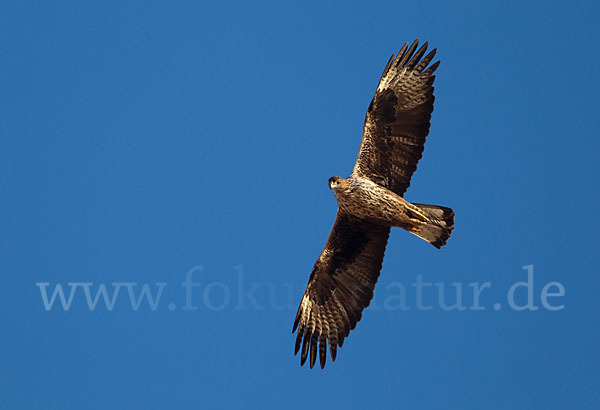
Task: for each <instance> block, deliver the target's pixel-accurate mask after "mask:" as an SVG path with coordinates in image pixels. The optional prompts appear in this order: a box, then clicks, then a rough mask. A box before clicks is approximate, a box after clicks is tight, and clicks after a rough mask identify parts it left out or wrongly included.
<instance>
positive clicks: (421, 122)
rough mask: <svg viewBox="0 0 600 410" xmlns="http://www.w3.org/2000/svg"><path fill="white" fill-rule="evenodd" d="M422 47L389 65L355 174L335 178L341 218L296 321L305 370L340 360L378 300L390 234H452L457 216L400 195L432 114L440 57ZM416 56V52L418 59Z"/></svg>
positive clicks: (435, 237)
mask: <svg viewBox="0 0 600 410" xmlns="http://www.w3.org/2000/svg"><path fill="white" fill-rule="evenodd" d="M417 45H418V41H415V42H414V43H413V44H412V45H411V46H410V48H409V47H408V44H405V45H404V47H402V49H401V50H400V52H399V53H398V55H397V56H396V57H395V58H394V56H392V58H390V60H389V61H388V64H387V66H386V67H385V70H384V72H383V75H382V76H381V79H380V81H379V84H378V86H377V90H376V91H375V96H374V97H373V100H372V101H371V104H370V105H369V108H368V110H367V115H366V118H365V125H364V128H363V139H362V142H361V146H360V149H359V153H358V158H357V160H356V164H355V166H354V170H353V171H352V173H351V174H350V176H349V177H348V179H343V178H340V177H331V178H330V179H329V188H330V189H331V190H332V191H333V192H334V194H335V197H336V199H337V202H338V213H337V217H336V219H335V222H334V224H333V228H332V230H331V233H330V234H329V238H328V239H327V242H326V244H325V247H324V249H323V251H322V252H321V255H320V256H319V258H318V259H317V261H316V262H315V265H314V267H313V270H312V272H311V274H310V278H309V280H308V285H307V287H306V291H305V292H304V296H303V297H302V301H301V302H300V307H299V308H298V313H297V314H296V320H295V321H294V328H293V331H296V329H297V330H298V335H297V337H296V348H295V350H296V353H298V352H299V351H301V364H304V362H305V361H306V360H307V358H308V357H309V354H310V367H311V368H312V367H313V365H314V363H315V361H316V357H317V351H318V355H319V358H320V363H321V367H324V366H325V361H326V357H327V346H328V345H329V351H330V353H331V357H332V359H333V360H335V358H336V355H337V348H338V346H339V347H341V346H342V345H343V342H344V338H345V337H347V336H348V334H349V332H350V330H352V329H354V327H355V326H356V324H357V323H358V321H359V320H360V319H361V316H362V311H363V309H364V308H366V307H367V306H368V305H369V302H370V301H371V299H372V298H373V290H374V288H375V284H376V282H377V279H378V277H379V272H380V270H381V265H382V262H383V256H384V253H385V248H386V245H387V241H388V237H389V233H390V229H391V228H392V227H400V228H403V229H405V230H407V231H409V232H410V233H413V234H414V235H416V236H418V237H420V238H422V239H424V240H425V241H427V242H429V243H431V244H432V245H433V246H435V247H436V248H441V247H442V246H444V245H445V244H446V241H447V240H448V238H449V237H450V234H451V233H452V230H453V228H454V212H453V211H452V210H451V209H450V208H445V207H441V206H436V205H424V204H415V203H410V202H408V201H406V200H405V199H404V198H403V196H404V193H405V192H406V189H407V188H408V186H409V185H410V179H411V177H412V174H413V173H414V171H415V170H416V167H417V163H418V161H419V159H420V158H421V155H422V153H423V149H424V144H425V138H426V136H427V134H428V133H429V125H430V124H429V121H430V118H431V112H432V111H433V100H434V96H433V81H434V79H435V76H433V73H434V72H435V70H436V69H437V67H438V65H439V61H438V62H436V63H434V64H432V65H431V66H429V67H427V66H428V65H429V63H430V62H431V60H432V59H433V57H434V56H435V50H433V51H432V52H430V53H429V54H427V55H426V56H425V57H423V55H424V54H425V51H426V49H427V43H425V44H424V45H423V46H422V47H421V48H420V49H419V50H418V51H416V48H417ZM415 51H416V53H415Z"/></svg>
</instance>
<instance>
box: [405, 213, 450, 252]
mask: <svg viewBox="0 0 600 410" xmlns="http://www.w3.org/2000/svg"><path fill="white" fill-rule="evenodd" d="M413 205H415V206H417V207H418V208H419V209H421V210H422V211H424V212H425V214H426V215H427V222H425V223H424V224H422V225H418V226H414V227H412V229H410V232H411V233H413V234H415V235H417V236H418V237H419V238H421V239H424V240H426V241H427V242H429V243H430V244H432V245H433V246H435V247H436V248H438V249H440V248H441V247H442V246H444V245H445V244H446V241H448V238H450V234H451V233H452V230H453V229H454V211H453V210H452V209H450V208H446V207H443V206H437V205H425V204H413Z"/></svg>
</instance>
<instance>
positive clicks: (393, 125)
mask: <svg viewBox="0 0 600 410" xmlns="http://www.w3.org/2000/svg"><path fill="white" fill-rule="evenodd" d="M418 44H419V42H418V40H415V41H414V43H413V44H412V45H411V46H410V47H408V43H406V44H404V46H403V47H402V49H400V51H399V52H398V54H397V55H396V57H395V59H394V56H392V58H391V59H390V61H389V62H388V64H387V65H386V68H385V69H384V71H383V75H382V76H381V79H380V80H379V84H378V86H377V90H376V92H375V96H374V97H373V100H372V101H371V104H370V105H369V109H368V110H367V115H366V118H365V124H364V128H363V138H362V142H361V145H360V149H359V152H358V158H357V160H356V164H355V166H354V170H353V171H352V173H353V174H357V175H361V176H366V177H368V178H369V179H371V180H372V181H373V182H375V183H377V184H380V185H382V186H384V187H386V188H389V189H391V190H392V191H394V192H395V193H397V194H398V195H401V196H402V195H404V193H405V192H406V189H407V188H408V187H409V185H410V180H411V177H412V175H413V173H414V172H415V170H416V169H417V163H418V162H419V160H420V159H421V156H422V154H423V149H424V146H425V138H426V137H427V134H429V126H430V120H431V113H432V112H433V102H434V99H435V98H434V95H433V90H434V88H433V82H434V80H435V76H434V75H433V73H434V72H435V70H436V69H437V67H438V66H439V64H440V62H439V61H437V62H436V63H434V64H432V65H431V66H429V68H427V66H428V65H429V63H431V61H432V60H433V58H434V57H435V53H436V50H435V49H434V50H432V51H431V52H430V53H429V54H427V55H426V56H425V57H423V55H424V54H425V52H426V51H427V46H428V44H427V43H425V44H423V45H422V46H421V48H420V49H419V50H418V51H416V53H415V50H416V49H417V46H418ZM426 68H427V69H426Z"/></svg>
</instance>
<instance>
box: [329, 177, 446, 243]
mask: <svg viewBox="0 0 600 410" xmlns="http://www.w3.org/2000/svg"><path fill="white" fill-rule="evenodd" d="M329 187H330V188H331V190H332V191H333V193H334V194H335V198H336V200H337V203H338V212H342V213H344V214H348V215H353V216H356V217H358V218H361V219H363V220H366V221H369V222H372V223H375V224H378V225H382V226H389V227H398V228H403V229H405V230H407V231H409V232H410V233H413V234H415V235H417V236H419V237H421V238H422V239H425V240H426V241H428V242H430V241H429V239H428V238H423V237H422V236H421V235H419V233H420V232H422V230H423V229H425V228H427V227H428V226H430V225H432V226H433V227H439V228H441V229H440V230H441V231H446V233H447V237H446V238H444V240H443V243H442V244H439V245H438V244H436V243H434V242H435V240H434V241H433V242H432V244H433V245H434V246H436V247H437V248H440V247H441V246H443V245H444V244H445V241H446V239H447V238H448V237H449V236H450V233H451V232H452V223H453V218H454V213H453V212H452V210H451V209H449V208H444V207H439V206H435V205H421V204H411V203H410V202H408V201H406V200H405V199H404V198H402V197H401V196H400V195H398V194H396V193H395V192H393V191H391V190H389V189H387V188H385V187H383V186H381V185H379V184H377V183H375V182H373V181H372V180H371V179H369V178H365V177H363V176H360V175H354V174H351V175H350V177H349V178H348V179H343V178H340V177H332V178H330V180H329ZM423 207H424V208H423ZM434 209H439V210H440V212H439V213H437V214H436V213H433V214H432V210H434ZM444 214H446V215H444ZM446 221H448V223H447V224H446ZM437 238H438V236H437V235H434V239H437Z"/></svg>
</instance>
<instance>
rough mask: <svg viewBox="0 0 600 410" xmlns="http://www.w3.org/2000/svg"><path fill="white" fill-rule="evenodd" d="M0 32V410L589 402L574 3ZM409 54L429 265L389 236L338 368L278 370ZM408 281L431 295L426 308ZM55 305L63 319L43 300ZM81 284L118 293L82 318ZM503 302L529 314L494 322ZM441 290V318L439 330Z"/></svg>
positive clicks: (585, 83) (374, 6) (588, 109)
mask: <svg viewBox="0 0 600 410" xmlns="http://www.w3.org/2000/svg"><path fill="white" fill-rule="evenodd" d="M2 9H3V10H2V13H0V50H1V51H2V58H1V59H0V61H1V62H0V67H1V72H2V76H1V77H0V85H1V86H0V89H1V90H2V98H1V99H0V104H1V108H2V113H3V114H2V121H0V134H1V135H2V145H1V149H0V175H1V178H0V186H1V188H2V191H1V192H2V200H1V201H0V213H1V216H2V221H3V223H2V225H3V235H2V236H1V238H0V244H1V246H0V260H1V265H0V266H1V267H2V273H3V276H2V277H3V278H4V280H3V282H2V286H0V312H1V313H0V315H1V318H2V324H3V335H4V336H3V337H2V339H1V340H2V341H1V342H0V368H1V369H2V371H1V372H0V385H1V386H2V400H3V402H4V404H5V406H6V408H11V409H67V408H73V409H83V408H86V409H87V408H89V409H107V408H110V409H201V408H264V409H271V408H273V409H280V408H304V407H309V406H310V407H312V408H325V407H329V408H367V407H372V406H373V404H374V403H377V406H378V407H382V408H401V409H434V408H436V409H441V408H443V409H482V408H485V409H507V408H511V409H565V408H579V409H595V408H598V407H599V406H600V393H598V389H597V382H598V371H599V369H598V367H599V364H600V360H599V359H600V357H599V354H598V348H597V347H598V344H599V342H600V334H599V333H600V332H599V329H598V314H599V313H600V312H599V309H598V305H597V303H598V302H597V300H598V295H599V289H600V279H599V278H598V268H597V245H598V238H597V232H598V230H599V229H600V226H599V222H598V217H597V216H596V215H595V212H597V204H598V203H599V201H600V190H599V184H598V171H597V160H596V159H597V156H598V150H599V148H600V145H599V143H598V131H597V118H598V108H599V107H598V103H597V95H598V92H599V91H600V90H599V80H598V63H599V58H598V57H599V51H598V46H597V39H598V37H599V34H600V33H599V32H598V28H597V22H598V16H599V13H598V11H599V10H598V6H597V5H595V4H594V3H593V2H577V1H575V2H552V1H550V2H549V1H532V2H522V1H521V2H512V1H502V2H478V1H477V2H475V1H473V2H437V1H430V2H425V3H423V2H394V1H389V2H302V3H300V2H229V3H228V2H210V3H208V2H200V1H181V2H157V1H151V2H138V1H128V2H116V1H108V2H95V1H81V2H68V1H64V2H42V1H38V2H26V1H22V2H12V3H11V4H4V6H3V7H2ZM416 37H419V38H420V39H421V40H423V41H425V40H427V41H429V42H430V44H431V46H432V47H437V48H438V56H439V58H440V59H441V60H442V64H441V66H440V68H439V69H438V71H437V80H436V104H435V110H434V114H433V119H432V127H431V133H430V136H429V138H428V142H427V145H426V150H425V154H424V157H423V159H422V161H421V162H420V164H419V169H418V170H417V172H416V174H415V176H414V178H413V182H412V185H411V187H410V189H409V191H408V192H407V194H406V198H407V199H408V200H412V201H414V202H421V203H434V204H440V205H446V206H450V207H452V208H453V209H454V210H455V211H456V214H457V217H456V230H455V232H454V234H453V236H452V238H451V240H450V241H449V244H448V246H447V247H445V248H444V249H443V250H442V251H437V250H436V249H434V248H433V247H431V246H430V245H428V244H426V243H425V242H423V241H420V240H419V239H418V238H416V237H414V236H412V235H410V234H408V233H406V232H404V231H400V230H398V231H394V232H393V233H392V236H391V239H390V242H389V245H388V248H387V253H386V258H385V262H384V265H383V270H382V275H381V278H380V281H379V283H378V286H377V289H376V291H375V302H374V304H373V306H372V307H371V308H369V309H368V310H366V311H365V312H364V315H363V319H362V321H361V322H360V323H359V324H358V327H357V329H356V330H355V331H353V332H352V333H351V335H350V337H349V338H348V339H347V341H346V343H345V344H344V347H343V348H342V349H341V350H340V351H339V352H338V359H337V361H336V363H334V364H332V363H331V362H329V363H328V365H327V367H326V368H325V371H321V370H320V369H313V370H310V369H308V368H307V367H306V366H305V367H303V368H301V367H300V366H299V359H298V357H296V356H294V355H293V344H294V336H293V335H292V334H291V327H292V322H293V318H294V315H295V311H296V307H297V304H298V302H299V301H300V298H301V296H302V293H303V291H304V287H305V285H306V281H307V279H308V275H309V273H310V270H311V268H312V265H313V263H314V261H315V259H316V258H317V256H318V255H319V253H320V251H321V249H322V246H323V244H324V242H325V240H326V237H327V235H328V233H329V230H330V228H331V225H332V223H333V219H334V217H335V210H336V204H335V199H334V197H333V195H332V194H331V192H330V191H329V189H328V188H327V179H328V178H329V177H330V176H332V175H342V176H347V175H348V174H349V172H350V171H351V169H352V166H353V164H354V159H355V157H356V153H357V150H358V145H359V143H360V137H361V129H362V121H363V118H364V113H365V110H366V108H367V106H368V103H369V101H370V99H371V97H372V94H373V91H374V89H375V87H376V84H377V81H378V79H379V75H380V74H381V71H382V70H383V67H384V65H385V63H386V61H387V59H388V58H389V56H390V55H391V54H392V53H394V52H396V51H397V50H398V49H399V48H400V47H401V46H402V44H403V43H404V42H405V41H412V40H413V39H414V38H416ZM528 265H533V267H532V268H528V269H532V272H533V274H532V275H533V276H532V278H533V281H532V283H531V285H532V286H531V287H530V288H526V287H525V286H518V285H515V284H517V283H518V282H524V281H527V280H528V269H524V268H523V267H524V266H528ZM188 276H189V277H190V278H191V279H190V281H191V282H193V283H198V284H199V285H198V286H193V287H190V288H189V289H190V294H191V299H186V288H184V287H183V286H181V284H182V283H183V282H186V278H187V277H188ZM419 278H420V279H419ZM418 280H421V281H422V282H424V283H437V284H439V285H432V286H429V287H425V288H423V289H422V292H423V293H422V297H423V300H422V303H423V304H424V305H428V306H432V308H431V309H430V310H423V309H419V308H418V306H417V304H416V303H417V302H416V298H417V288H416V287H415V286H414V285H413V284H414V283H416V282H417V281H418ZM552 282H556V283H555V284H552ZM44 283H47V285H42V284H44ZM69 283H71V284H72V285H71V286H69ZM453 283H456V284H457V285H453ZM486 283H489V286H488V287H487V288H486V289H484V290H483V291H482V293H481V296H480V302H479V305H480V306H481V307H482V309H474V308H473V307H474V300H473V287H472V286H474V285H471V284H477V286H484V284H486ZM113 284H117V285H113ZM134 284H135V285H134ZM157 284H159V285H157ZM548 284H550V285H548ZM58 285H60V286H62V289H63V290H64V292H65V294H66V297H68V296H69V292H70V291H71V290H72V291H73V299H72V300H71V304H70V306H69V308H68V310H65V309H64V308H63V306H62V305H61V304H60V300H59V299H55V300H54V304H52V306H48V305H45V304H44V300H43V297H42V296H43V291H44V290H45V291H46V292H47V293H48V297H50V296H51V294H52V292H53V291H54V290H56V289H57V288H56V286H58ZM101 285H104V286H105V287H106V289H107V292H108V294H109V296H110V295H114V293H113V292H114V291H115V289H116V288H119V289H120V290H119V292H118V293H117V296H116V298H115V301H114V305H112V307H111V308H108V307H107V306H106V304H105V303H104V301H103V299H102V298H100V299H99V300H98V303H97V305H96V306H95V308H94V309H93V310H92V309H91V308H90V306H89V305H88V302H87V301H86V298H85V290H86V289H87V290H88V291H89V292H90V295H91V297H92V299H93V297H94V296H95V295H96V292H97V291H98V289H99V287H100V286H101ZM144 285H147V289H148V290H149V292H150V294H151V295H152V296H153V297H154V302H155V305H154V307H152V305H151V304H149V303H148V300H147V299H142V300H141V301H140V303H139V306H137V302H138V300H137V298H138V297H139V295H140V292H141V290H142V288H143V287H144ZM513 286H517V287H516V288H515V289H516V290H514V294H513V296H514V301H513V302H514V303H513V305H518V306H523V305H526V303H527V302H528V299H527V297H528V293H527V291H528V289H531V296H532V299H531V303H532V304H533V305H535V306H536V307H537V310H529V309H525V310H516V309H514V308H512V307H511V304H510V303H509V300H508V296H509V294H510V291H509V290H510V289H511V287H513ZM546 286H548V287H546ZM456 287H460V288H461V289H462V305H464V306H465V309H464V310H458V309H452V310H444V308H443V307H442V306H441V305H440V304H439V300H438V298H439V289H440V288H441V289H443V290H444V292H445V297H446V299H445V300H446V301H447V304H448V305H451V304H452V301H453V300H456V294H455V288H456ZM545 287H546V293H550V294H552V293H561V292H560V289H563V290H564V295H563V296H547V297H546V305H547V306H549V307H550V308H552V307H561V306H562V308H560V309H557V310H550V309H548V308H547V307H546V306H544V304H543V300H542V294H543V292H544V288H545ZM159 289H162V292H161V294H160V298H159V297H158V293H157V292H158V291H159ZM253 289H254V290H253ZM402 289H404V293H405V298H404V303H403V304H402V305H401V304H399V303H398V301H399V300H400V299H399V295H400V292H401V290H402ZM129 292H131V294H132V295H133V302H135V303H133V304H132V300H131V299H130V298H129V296H130V295H129ZM57 298H58V296H57ZM48 303H50V302H49V301H48ZM496 303H497V304H498V305H496V307H498V308H499V309H498V310H496V309H494V304H496ZM135 306H137V308H136V307H135ZM194 307H197V309H193V308H194Z"/></svg>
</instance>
